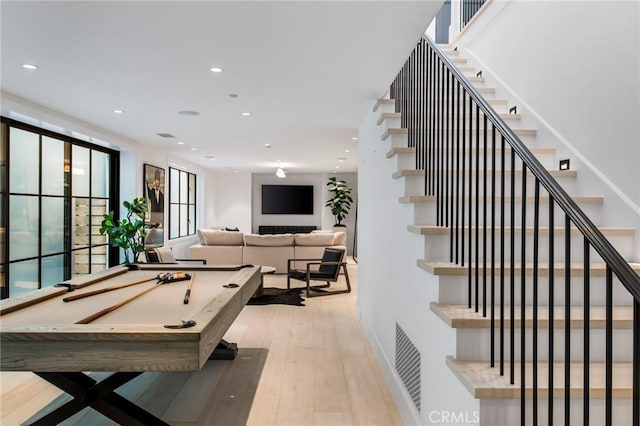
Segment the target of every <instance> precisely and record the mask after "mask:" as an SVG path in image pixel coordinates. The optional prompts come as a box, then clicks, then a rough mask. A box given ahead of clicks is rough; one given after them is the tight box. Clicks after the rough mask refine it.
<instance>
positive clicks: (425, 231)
mask: <svg viewBox="0 0 640 426" xmlns="http://www.w3.org/2000/svg"><path fill="white" fill-rule="evenodd" d="M460 228H461V229H460V231H463V229H464V231H465V232H466V231H467V230H468V229H469V227H468V226H466V227H464V228H462V227H460ZM476 228H478V227H476V226H472V227H471V230H472V231H475V230H476ZM490 228H491V226H490V225H489V226H487V227H486V229H487V230H489V229H490ZM478 229H479V230H483V229H485V227H483V226H480V227H479V228H478ZM598 229H599V230H600V232H602V233H603V234H604V235H605V236H608V237H633V236H634V235H635V233H636V229H635V228H613V227H599V228H598ZM504 230H505V236H506V237H508V236H509V234H510V232H511V226H510V225H505V228H504ZM513 230H514V232H515V233H516V234H520V233H521V232H522V227H521V226H514V227H513ZM407 231H409V232H413V233H415V234H421V235H445V234H446V235H448V234H449V232H450V227H448V226H436V225H407ZM525 231H526V233H527V234H533V226H526V227H525ZM538 231H539V233H540V234H543V235H548V234H549V228H548V227H546V226H541V227H540V228H539V229H538ZM494 232H500V226H499V225H497V226H496V227H495V228H494ZM554 233H557V234H563V235H564V227H560V226H557V227H554ZM571 234H572V235H582V233H581V232H580V230H579V229H578V228H576V227H571Z"/></svg>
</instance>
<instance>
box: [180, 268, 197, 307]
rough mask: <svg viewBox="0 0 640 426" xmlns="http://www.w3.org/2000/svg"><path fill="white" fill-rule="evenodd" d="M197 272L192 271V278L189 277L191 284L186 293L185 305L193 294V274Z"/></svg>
mask: <svg viewBox="0 0 640 426" xmlns="http://www.w3.org/2000/svg"><path fill="white" fill-rule="evenodd" d="M195 274H196V273H195V272H192V273H191V278H190V279H189V286H188V287H187V291H186V292H185V293H184V301H183V302H182V303H184V304H185V305H186V304H187V303H189V296H191V285H192V284H193V276H194V275H195Z"/></svg>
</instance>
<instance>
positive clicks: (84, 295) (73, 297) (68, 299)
mask: <svg viewBox="0 0 640 426" xmlns="http://www.w3.org/2000/svg"><path fill="white" fill-rule="evenodd" d="M155 279H157V277H151V278H145V279H143V280H138V281H133V282H130V283H124V284H118V285H114V286H112V287H105V288H101V289H100V290H93V291H88V292H86V293H80V294H74V295H73V296H67V297H65V298H64V299H62V301H63V302H71V301H73V300H78V299H83V298H85V297H89V296H93V295H95V294H101V293H106V292H108V291H113V290H118V289H121V288H125V287H130V286H132V285H136V284H142V283H146V282H149V281H153V280H155Z"/></svg>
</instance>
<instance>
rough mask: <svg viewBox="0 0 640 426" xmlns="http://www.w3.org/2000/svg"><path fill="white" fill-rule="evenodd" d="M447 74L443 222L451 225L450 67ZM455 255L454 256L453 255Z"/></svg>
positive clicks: (444, 121)
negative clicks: (448, 120)
mask: <svg viewBox="0 0 640 426" xmlns="http://www.w3.org/2000/svg"><path fill="white" fill-rule="evenodd" d="M446 70H447V74H446V78H445V81H444V83H445V87H446V89H445V94H446V97H445V103H444V111H443V112H442V128H443V129H444V140H443V143H444V150H443V153H444V155H443V158H442V162H443V164H444V185H443V194H442V197H443V206H442V209H443V212H444V220H443V224H444V226H449V200H448V197H449V180H450V173H451V170H450V169H449V158H450V157H451V152H450V151H449V148H450V142H451V131H452V129H449V128H448V127H449V126H448V122H447V114H448V112H449V100H450V98H451V91H450V90H451V88H450V85H449V82H450V80H451V72H450V71H449V69H448V68H447V69H446ZM451 257H453V256H451Z"/></svg>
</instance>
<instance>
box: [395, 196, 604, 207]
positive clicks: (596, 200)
mask: <svg viewBox="0 0 640 426" xmlns="http://www.w3.org/2000/svg"><path fill="white" fill-rule="evenodd" d="M487 198H490V197H487ZM470 199H471V201H472V202H475V199H476V198H475V197H471V198H469V197H464V200H465V202H469V200H470ZM571 199H572V200H573V201H575V202H576V204H596V205H601V204H603V202H604V198H603V197H581V196H577V197H571ZM436 200H437V197H436V196H435V195H405V196H403V197H400V198H399V201H400V202H401V203H423V202H429V201H436ZM495 200H496V202H500V201H501V197H499V196H496V197H495ZM539 201H540V204H548V203H549V197H540V200H539ZM478 202H480V203H483V202H484V197H479V198H478ZM504 202H505V203H510V202H511V197H510V196H506V197H504ZM526 202H527V203H533V202H534V198H533V197H526ZM515 203H516V204H520V203H522V197H518V196H516V197H515Z"/></svg>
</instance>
